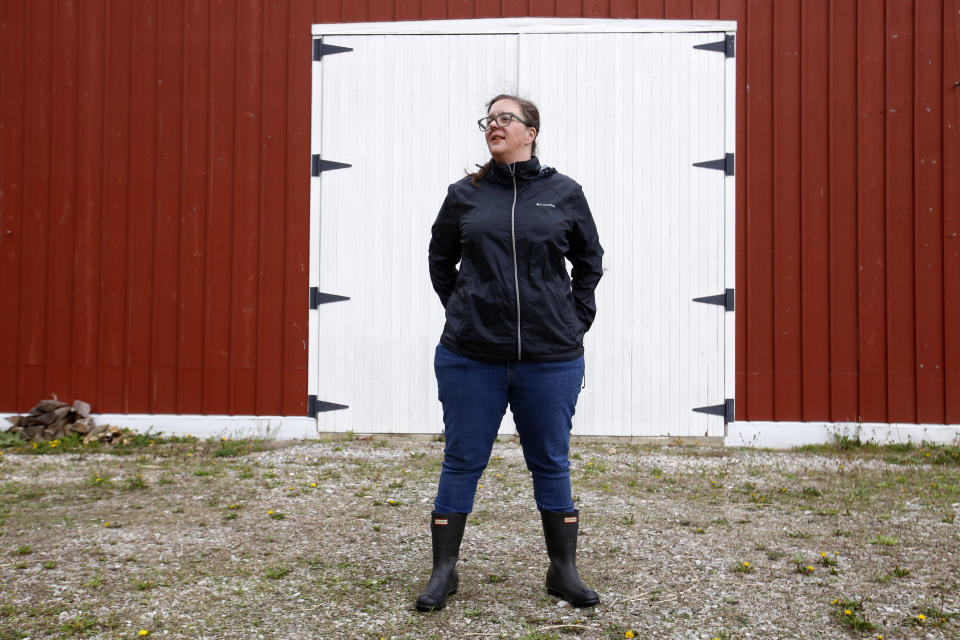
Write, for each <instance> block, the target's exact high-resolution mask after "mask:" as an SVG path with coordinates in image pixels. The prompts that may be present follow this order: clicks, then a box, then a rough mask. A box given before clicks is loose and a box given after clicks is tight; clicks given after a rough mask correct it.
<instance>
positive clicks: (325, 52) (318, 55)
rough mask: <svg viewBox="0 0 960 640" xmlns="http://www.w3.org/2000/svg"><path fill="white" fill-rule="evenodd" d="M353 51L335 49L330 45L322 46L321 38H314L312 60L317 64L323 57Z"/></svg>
mask: <svg viewBox="0 0 960 640" xmlns="http://www.w3.org/2000/svg"><path fill="white" fill-rule="evenodd" d="M347 51H353V49H351V48H350V47H337V46H335V45H332V44H323V38H315V39H314V41H313V60H314V62H317V61H319V60H322V59H323V56H332V55H333V54H335V53H346V52H347Z"/></svg>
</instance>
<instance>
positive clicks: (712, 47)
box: [693, 35, 737, 58]
mask: <svg viewBox="0 0 960 640" xmlns="http://www.w3.org/2000/svg"><path fill="white" fill-rule="evenodd" d="M693 48H694V49H702V50H703V51H719V52H721V53H722V54H723V57H724V58H734V57H736V55H737V40H736V36H734V35H726V36H724V38H723V40H720V41H719V42H708V43H706V44H696V45H693Z"/></svg>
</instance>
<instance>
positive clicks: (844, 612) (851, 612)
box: [843, 609, 853, 616]
mask: <svg viewBox="0 0 960 640" xmlns="http://www.w3.org/2000/svg"><path fill="white" fill-rule="evenodd" d="M843 615H845V616H852V615H853V611H850V609H844V610H843Z"/></svg>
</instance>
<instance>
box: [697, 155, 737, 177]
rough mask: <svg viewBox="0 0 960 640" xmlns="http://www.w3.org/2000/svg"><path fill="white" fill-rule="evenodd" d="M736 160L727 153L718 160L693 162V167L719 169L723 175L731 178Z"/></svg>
mask: <svg viewBox="0 0 960 640" xmlns="http://www.w3.org/2000/svg"><path fill="white" fill-rule="evenodd" d="M735 164H736V159H735V158H734V156H733V154H732V153H728V154H727V155H725V156H724V157H722V158H720V159H719V160H704V161H703V162H694V163H693V166H695V167H703V168H704V169H719V170H720V171H723V173H724V175H728V176H732V175H733V171H734V165H735Z"/></svg>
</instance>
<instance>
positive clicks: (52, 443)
mask: <svg viewBox="0 0 960 640" xmlns="http://www.w3.org/2000/svg"><path fill="white" fill-rule="evenodd" d="M50 446H51V447H58V446H60V441H59V440H51V441H50Z"/></svg>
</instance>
